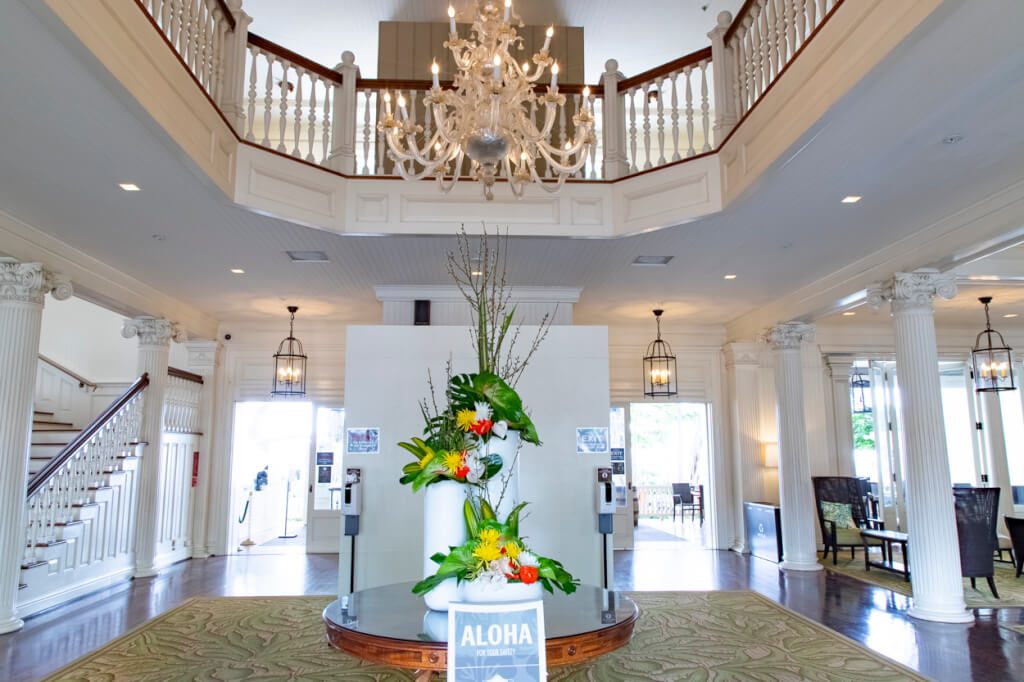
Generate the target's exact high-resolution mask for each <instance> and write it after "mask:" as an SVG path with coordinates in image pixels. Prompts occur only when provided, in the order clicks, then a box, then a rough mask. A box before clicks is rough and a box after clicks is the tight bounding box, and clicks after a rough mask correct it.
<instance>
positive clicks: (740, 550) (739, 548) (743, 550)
mask: <svg viewBox="0 0 1024 682" xmlns="http://www.w3.org/2000/svg"><path fill="white" fill-rule="evenodd" d="M729 551H730V552H736V553H737V554H750V548H749V547H747V544H746V543H745V542H743V540H736V541H735V542H733V543H732V545H731V546H730V547H729Z"/></svg>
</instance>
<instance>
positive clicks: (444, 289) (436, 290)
mask: <svg viewBox="0 0 1024 682" xmlns="http://www.w3.org/2000/svg"><path fill="white" fill-rule="evenodd" d="M582 291H583V289H582V287H510V293H511V300H512V301H513V302H516V303H578V302H579V300H580V293H581V292H582ZM373 292H374V294H375V295H376V297H377V300H378V301H380V302H381V303H385V302H387V303H391V302H408V301H465V300H466V299H465V297H464V296H463V295H462V292H460V291H459V289H458V287H456V286H454V285H451V286H392V285H382V286H376V287H374V288H373Z"/></svg>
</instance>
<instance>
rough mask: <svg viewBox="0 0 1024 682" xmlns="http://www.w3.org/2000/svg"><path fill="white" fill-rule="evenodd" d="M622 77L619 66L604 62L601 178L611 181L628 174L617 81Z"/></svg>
mask: <svg viewBox="0 0 1024 682" xmlns="http://www.w3.org/2000/svg"><path fill="white" fill-rule="evenodd" d="M623 78H625V76H624V75H622V73H621V72H620V71H619V63H618V62H617V61H615V60H614V59H609V60H608V61H606V62H605V63H604V73H603V74H601V84H602V85H603V87H604V95H603V100H604V102H603V103H602V108H601V117H602V120H601V126H602V127H601V129H602V131H603V136H604V139H603V143H604V159H603V161H604V179H605V180H614V179H615V178H622V177H625V176H626V175H627V174H628V173H629V161H628V159H627V158H626V110H625V108H624V107H623V100H622V94H621V93H620V92H619V81H621V80H622V79H623Z"/></svg>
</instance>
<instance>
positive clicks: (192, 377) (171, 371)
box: [167, 367, 203, 384]
mask: <svg viewBox="0 0 1024 682" xmlns="http://www.w3.org/2000/svg"><path fill="white" fill-rule="evenodd" d="M167 376H169V377H177V378H178V379H184V380H185V381H191V382H193V383H196V384H201V383H203V377H202V375H200V374H193V373H192V372H186V371H185V370H183V369H178V368H177V367H168V368H167Z"/></svg>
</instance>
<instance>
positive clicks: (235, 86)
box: [218, 0, 252, 136]
mask: <svg viewBox="0 0 1024 682" xmlns="http://www.w3.org/2000/svg"><path fill="white" fill-rule="evenodd" d="M228 9H230V10H231V16H233V17H234V19H235V28H234V29H233V30H231V31H228V32H227V34H226V35H225V36H224V82H223V85H222V87H221V90H220V93H219V94H220V97H219V99H220V101H219V102H218V104H219V105H220V110H221V111H222V112H223V113H224V118H226V119H227V120H228V122H229V123H230V124H231V125H232V126H234V128H235V132H236V133H238V135H240V136H244V135H245V83H246V78H245V55H246V48H247V46H248V44H249V24H251V23H252V17H250V16H249V15H248V14H246V13H245V12H244V11H243V10H242V0H228Z"/></svg>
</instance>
